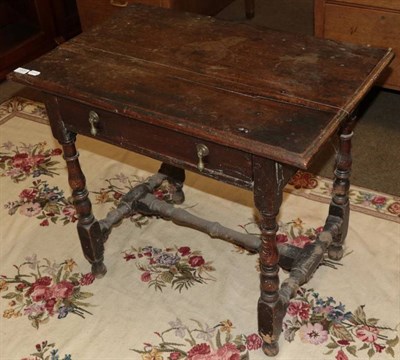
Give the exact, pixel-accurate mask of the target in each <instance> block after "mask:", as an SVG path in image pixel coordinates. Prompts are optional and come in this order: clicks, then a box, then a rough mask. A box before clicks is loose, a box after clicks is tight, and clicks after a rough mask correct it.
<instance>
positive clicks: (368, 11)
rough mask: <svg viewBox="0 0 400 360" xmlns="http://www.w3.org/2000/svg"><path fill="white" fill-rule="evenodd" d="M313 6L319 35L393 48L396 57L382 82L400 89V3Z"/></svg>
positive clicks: (378, 0) (349, 1) (338, 0)
mask: <svg viewBox="0 0 400 360" xmlns="http://www.w3.org/2000/svg"><path fill="white" fill-rule="evenodd" d="M314 4H315V5H314V10H315V35H316V36H318V37H323V38H327V39H332V40H338V41H345V42H351V43H356V44H369V45H371V46H377V47H391V48H392V49H393V50H394V52H395V53H396V58H395V59H394V60H393V62H392V64H391V65H390V67H389V68H388V71H387V72H386V74H385V75H384V76H383V77H382V78H381V82H380V83H381V85H382V86H384V87H386V88H389V89H395V90H400V1H398V0H315V2H314Z"/></svg>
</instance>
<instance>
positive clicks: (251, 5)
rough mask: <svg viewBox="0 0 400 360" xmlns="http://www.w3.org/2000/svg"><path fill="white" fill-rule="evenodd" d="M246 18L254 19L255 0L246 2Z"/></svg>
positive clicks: (246, 0)
mask: <svg viewBox="0 0 400 360" xmlns="http://www.w3.org/2000/svg"><path fill="white" fill-rule="evenodd" d="M244 4H245V11H246V17H247V18H248V19H252V18H253V17H254V12H255V0H245V3H244Z"/></svg>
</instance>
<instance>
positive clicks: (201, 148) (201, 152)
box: [196, 144, 210, 171]
mask: <svg viewBox="0 0 400 360" xmlns="http://www.w3.org/2000/svg"><path fill="white" fill-rule="evenodd" d="M196 149H197V156H198V158H199V162H198V164H197V168H198V169H199V171H203V170H204V161H203V158H204V157H206V156H207V155H208V154H209V153H210V151H209V150H208V147H207V146H205V145H204V144H197V145H196Z"/></svg>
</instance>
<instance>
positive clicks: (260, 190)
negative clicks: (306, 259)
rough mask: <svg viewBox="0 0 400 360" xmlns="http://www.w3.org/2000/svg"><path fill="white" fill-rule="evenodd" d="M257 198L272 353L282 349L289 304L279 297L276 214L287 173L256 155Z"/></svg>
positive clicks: (261, 318)
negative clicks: (283, 324)
mask: <svg viewBox="0 0 400 360" xmlns="http://www.w3.org/2000/svg"><path fill="white" fill-rule="evenodd" d="M253 169H254V201H255V206H256V208H257V209H258V210H259V212H260V215H261V221H260V229H261V246H260V250H259V254H260V271H261V274H260V290H261V294H260V298H259V300H258V330H259V334H260V336H261V337H262V339H263V351H264V353H265V354H266V355H268V356H274V355H276V354H277V353H278V352H279V346H278V339H279V336H280V333H281V331H282V321H283V317H284V315H285V311H286V309H285V304H284V303H283V302H282V300H281V298H280V297H279V293H278V291H279V276H278V272H279V265H278V262H279V253H278V248H277V243H276V232H277V230H278V224H277V221H276V217H277V215H278V212H279V208H280V205H281V203H282V191H283V187H284V185H285V182H286V180H285V176H284V170H283V168H282V165H281V164H279V163H276V162H274V161H272V160H268V159H263V158H256V157H255V158H254V162H253Z"/></svg>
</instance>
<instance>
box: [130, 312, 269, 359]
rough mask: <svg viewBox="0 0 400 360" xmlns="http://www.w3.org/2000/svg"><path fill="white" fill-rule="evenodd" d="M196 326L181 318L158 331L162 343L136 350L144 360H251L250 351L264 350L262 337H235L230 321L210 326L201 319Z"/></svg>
mask: <svg viewBox="0 0 400 360" xmlns="http://www.w3.org/2000/svg"><path fill="white" fill-rule="evenodd" d="M191 321H192V322H193V325H189V324H185V323H183V322H182V321H181V319H176V321H170V322H169V326H170V327H169V328H168V329H165V330H163V331H161V332H155V334H156V335H157V336H158V337H159V338H160V343H159V344H151V343H149V342H146V343H145V346H144V349H143V350H138V349H133V351H135V352H137V353H139V354H141V356H142V360H154V359H160V360H161V359H165V360H241V359H249V354H250V352H251V351H256V350H258V349H260V348H261V346H262V340H261V338H260V336H259V335H257V334H255V333H253V334H250V335H245V334H236V335H235V334H234V329H235V327H234V326H233V323H232V322H231V321H230V320H224V321H220V322H219V323H218V324H217V325H214V326H209V325H208V324H205V323H202V322H201V321H198V320H193V319H192V320H191Z"/></svg>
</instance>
